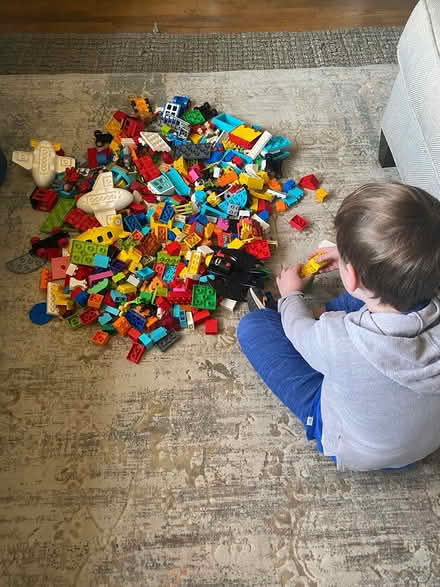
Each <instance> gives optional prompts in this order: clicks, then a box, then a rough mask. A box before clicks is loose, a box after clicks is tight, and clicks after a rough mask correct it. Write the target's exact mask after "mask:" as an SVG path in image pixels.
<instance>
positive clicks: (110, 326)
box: [101, 324, 116, 335]
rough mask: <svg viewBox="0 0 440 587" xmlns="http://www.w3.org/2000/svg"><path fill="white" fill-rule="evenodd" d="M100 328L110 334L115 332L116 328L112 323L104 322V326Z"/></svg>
mask: <svg viewBox="0 0 440 587" xmlns="http://www.w3.org/2000/svg"><path fill="white" fill-rule="evenodd" d="M101 330H103V331H104V332H108V333H109V334H110V335H111V334H116V328H115V327H114V326H113V324H104V326H101Z"/></svg>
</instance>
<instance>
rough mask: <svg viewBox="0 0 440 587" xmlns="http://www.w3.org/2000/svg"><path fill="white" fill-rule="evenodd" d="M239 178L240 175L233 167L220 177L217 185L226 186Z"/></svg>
mask: <svg viewBox="0 0 440 587" xmlns="http://www.w3.org/2000/svg"><path fill="white" fill-rule="evenodd" d="M237 179H238V175H237V174H236V173H235V171H234V170H233V169H231V171H227V172H226V173H224V174H223V175H222V176H221V177H219V178H218V180H217V185H219V186H220V187H224V186H226V185H229V184H230V183H233V182H234V181H237Z"/></svg>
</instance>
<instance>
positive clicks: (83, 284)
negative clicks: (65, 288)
mask: <svg viewBox="0 0 440 587" xmlns="http://www.w3.org/2000/svg"><path fill="white" fill-rule="evenodd" d="M69 287H70V289H75V287H80V288H81V289H87V288H88V285H87V281H86V280H85V279H81V280H80V279H75V278H74V277H71V278H70V280H69Z"/></svg>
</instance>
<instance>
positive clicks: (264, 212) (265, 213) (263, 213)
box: [257, 210, 270, 222]
mask: <svg viewBox="0 0 440 587" xmlns="http://www.w3.org/2000/svg"><path fill="white" fill-rule="evenodd" d="M257 216H259V217H260V218H261V220H264V221H265V222H267V221H268V220H269V216H270V214H269V210H262V211H261V212H258V214H257Z"/></svg>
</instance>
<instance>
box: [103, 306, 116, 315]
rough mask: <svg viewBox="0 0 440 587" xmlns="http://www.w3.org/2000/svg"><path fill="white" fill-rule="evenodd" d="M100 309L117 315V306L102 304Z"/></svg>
mask: <svg viewBox="0 0 440 587" xmlns="http://www.w3.org/2000/svg"><path fill="white" fill-rule="evenodd" d="M102 309H103V310H104V312H108V313H109V314H112V315H113V316H119V310H118V308H113V306H104V307H103V308H102Z"/></svg>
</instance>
